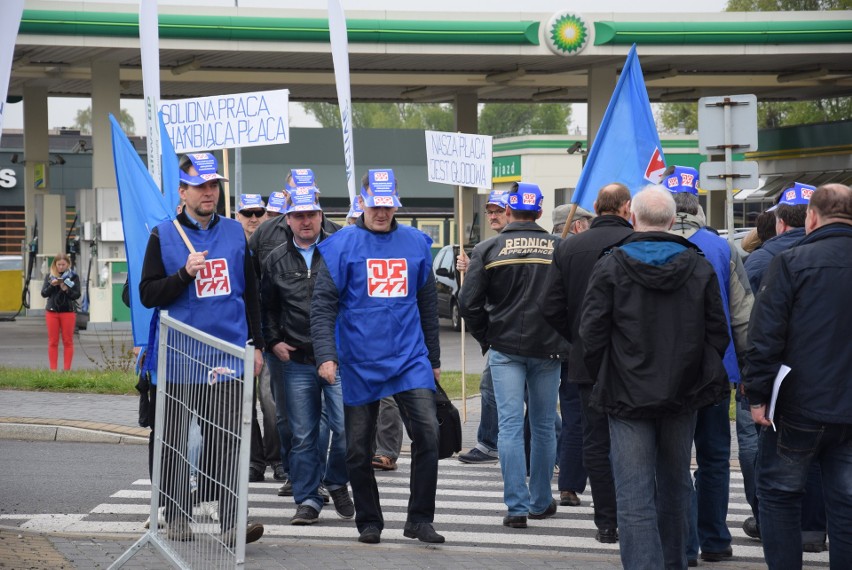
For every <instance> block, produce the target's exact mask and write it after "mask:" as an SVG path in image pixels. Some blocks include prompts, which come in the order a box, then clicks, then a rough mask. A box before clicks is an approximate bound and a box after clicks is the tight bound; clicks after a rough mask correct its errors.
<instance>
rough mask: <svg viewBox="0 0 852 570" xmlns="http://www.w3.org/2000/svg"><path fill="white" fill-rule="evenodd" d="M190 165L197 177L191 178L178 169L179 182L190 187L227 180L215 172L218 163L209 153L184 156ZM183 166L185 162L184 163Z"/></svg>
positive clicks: (217, 168) (191, 176)
mask: <svg viewBox="0 0 852 570" xmlns="http://www.w3.org/2000/svg"><path fill="white" fill-rule="evenodd" d="M184 156H185V158H188V159H189V161H190V162H191V163H192V166H193V167H194V168H195V171H196V172H197V173H198V175H197V176H193V175H191V174H189V173H187V172H184V171H183V169H180V181H181V182H183V183H184V184H189V185H190V186H201V185H202V184H206V183H207V182H210V181H211V180H227V178H225V177H224V176H222V175H221V174H219V173H218V172H216V171H217V170H219V161H217V160H216V157H215V156H213V153H210V152H190V153H188V154H186V155H184ZM184 164H185V162H184Z"/></svg>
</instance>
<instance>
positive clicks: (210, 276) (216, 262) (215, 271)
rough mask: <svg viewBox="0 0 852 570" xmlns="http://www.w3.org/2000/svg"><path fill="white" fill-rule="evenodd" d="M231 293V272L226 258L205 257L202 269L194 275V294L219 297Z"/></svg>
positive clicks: (203, 296)
mask: <svg viewBox="0 0 852 570" xmlns="http://www.w3.org/2000/svg"><path fill="white" fill-rule="evenodd" d="M230 293H231V274H230V272H229V271H228V260H227V259H224V258H222V259H207V260H205V262H204V269H202V270H201V271H199V272H198V274H197V275H196V276H195V296H196V297H198V298H199V299H203V298H205V297H219V296H221V295H229V294H230Z"/></svg>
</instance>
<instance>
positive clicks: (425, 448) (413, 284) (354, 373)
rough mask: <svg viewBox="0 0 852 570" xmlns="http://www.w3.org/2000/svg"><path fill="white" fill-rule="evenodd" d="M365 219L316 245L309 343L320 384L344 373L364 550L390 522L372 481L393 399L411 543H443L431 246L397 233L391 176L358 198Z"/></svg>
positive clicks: (417, 234) (367, 186) (374, 178)
mask: <svg viewBox="0 0 852 570" xmlns="http://www.w3.org/2000/svg"><path fill="white" fill-rule="evenodd" d="M358 199H359V200H360V201H361V206H362V208H363V210H364V213H363V214H362V215H361V217H359V218H358V219H357V220H356V222H355V223H354V224H352V225H349V226H346V227H345V228H343V229H341V230H339V231H337V232H336V233H334V234H333V235H331V236H329V237H328V238H327V239H325V240H323V241H322V242H320V243H319V244H318V245H317V248H318V249H319V251H320V253H321V254H322V257H323V259H324V260H325V267H323V268H322V269H320V271H319V273H318V275H317V281H316V285H315V286H314V296H313V300H312V302H311V337H312V338H313V342H314V358H315V360H316V362H317V365H318V366H317V370H318V372H319V375H320V377H321V378H323V379H324V380H325V381H327V382H329V383H331V382H333V381H334V378H335V377H336V373H337V370H338V366H339V369H340V379H341V383H342V388H343V405H344V407H343V415H344V421H345V429H346V467H347V470H348V471H349V480H350V483H351V484H352V494H353V496H354V499H355V523H356V525H357V527H358V532H359V533H360V536H359V537H358V540H359V541H360V542H363V543H367V544H376V543H378V542H379V541H380V540H381V533H382V529H383V528H384V519H383V517H382V510H381V506H380V505H379V492H378V488H377V486H376V477H375V474H374V473H373V466H372V459H373V440H374V437H375V433H376V421H377V416H378V413H379V402H380V400H381V399H382V398H384V397H386V396H393V397H394V399H395V400H396V402H397V404H398V405H399V411H400V413H401V414H402V417H403V420H404V421H405V425H406V426H407V427H408V433H409V435H410V436H411V440H412V445H411V449H412V456H411V495H410V497H409V499H408V517H407V520H406V522H405V528H404V530H403V534H404V536H406V537H408V538H417V539H418V540H421V541H423V542H430V543H441V542H444V537H443V536H441V535H440V534H438V533H436V532H435V529H434V528H433V527H432V522H433V521H434V518H435V492H436V489H437V485H438V418H437V415H436V413H437V412H436V407H435V394H434V392H435V382H436V381H437V380H438V379H439V378H440V375H441V347H440V342H439V335H438V309H437V293H436V291H435V281H434V279H433V277H432V253H431V250H430V246H431V245H432V240H431V239H430V238H429V236H427V235H426V234H424V233H423V232H421V231H419V230H416V229H414V228H412V227H410V226H405V225H401V224H398V223H397V222H396V220H394V213H395V212H396V210H397V208H399V207H400V206H401V204H400V201H399V196H398V194H397V184H396V180H395V178H394V175H393V171H392V170H389V169H377V170H370V171H369V173H368V175H367V176H366V177H365V178H364V180H363V181H362V188H361V195H360V196H359V197H358Z"/></svg>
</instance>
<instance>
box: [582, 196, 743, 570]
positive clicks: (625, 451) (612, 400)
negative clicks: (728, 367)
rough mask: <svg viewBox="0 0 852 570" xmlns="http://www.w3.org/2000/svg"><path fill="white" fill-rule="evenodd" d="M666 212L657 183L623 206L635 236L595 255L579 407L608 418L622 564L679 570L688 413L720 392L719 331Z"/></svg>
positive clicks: (718, 312)
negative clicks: (583, 396) (587, 380)
mask: <svg viewBox="0 0 852 570" xmlns="http://www.w3.org/2000/svg"><path fill="white" fill-rule="evenodd" d="M674 219H675V204H674V200H673V199H672V197H671V194H670V193H669V192H668V190H666V189H665V188H663V187H662V186H655V187H651V188H647V189H645V190H643V191H642V192H639V193H638V194H637V195H636V196H635V197H634V198H633V202H632V214H631V221H632V222H633V226H634V228H636V233H634V234H632V235H631V236H629V237H628V238H627V239H626V240H625V241H624V242H623V245H622V246H621V247H618V248H616V249H615V250H613V252H612V253H610V254H609V255H605V256H604V257H603V258H602V259H601V260H600V261H599V262H598V263H597V264H596V265H595V268H594V270H593V272H592V275H591V277H590V279H589V287H588V290H587V293H586V296H585V298H584V301H583V310H582V313H581V316H580V329H579V338H580V341H581V342H582V344H583V348H584V349H585V351H586V354H585V363H586V367H587V368H588V370H589V373H590V374H591V376H592V377H593V378H596V379H597V383H596V384H595V387H594V391H593V393H592V401H591V405H592V406H593V407H596V408H598V409H599V410H600V411H602V412H604V413H606V414H607V415H608V416H609V429H610V437H611V450H612V451H611V459H612V470H613V475H614V478H615V488H616V497H617V501H618V530H619V534H620V536H619V541H620V547H621V561H622V564H623V565H624V567H625V568H628V569H630V568H685V567H686V565H687V559H686V539H687V530H688V519H687V514H688V507H689V501H690V497H691V493H692V480H691V477H690V473H689V464H690V455H691V453H690V452H691V449H692V435H693V431H694V429H695V418H696V410H698V409H700V408H701V407H703V406H706V405H709V404H712V403H714V402H718V401H719V400H721V399H722V398H723V397H724V396H725V395H726V394H728V392H729V387H728V378H727V374H726V373H725V368H724V366H723V365H722V355H723V354H724V353H725V349H726V348H727V346H728V342H729V338H730V337H729V335H728V323H727V321H726V320H725V312H724V309H723V308H722V297H721V293H720V290H719V282H718V279H717V278H716V273H715V271H714V270H713V266H712V265H710V263H709V262H707V260H705V259H704V258H703V257H702V256H701V254H700V252H699V250H698V249H697V248H696V247H695V246H694V245H693V244H691V243H690V242H688V241H687V240H685V239H683V238H681V237H680V236H675V235H672V234H669V233H666V232H667V230H668V229H669V228H671V226H672V223H673V222H674Z"/></svg>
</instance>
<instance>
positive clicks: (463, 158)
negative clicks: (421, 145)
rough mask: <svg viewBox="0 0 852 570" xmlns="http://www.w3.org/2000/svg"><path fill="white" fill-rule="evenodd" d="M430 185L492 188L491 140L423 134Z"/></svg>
mask: <svg viewBox="0 0 852 570" xmlns="http://www.w3.org/2000/svg"><path fill="white" fill-rule="evenodd" d="M426 170H427V172H428V175H429V182H438V183H439V184H453V185H455V186H471V187H474V188H485V189H491V172H492V165H491V137H489V136H486V135H469V134H465V133H444V132H440V131H426Z"/></svg>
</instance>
